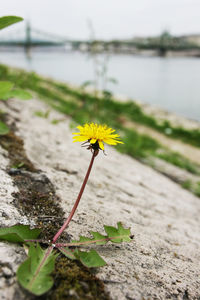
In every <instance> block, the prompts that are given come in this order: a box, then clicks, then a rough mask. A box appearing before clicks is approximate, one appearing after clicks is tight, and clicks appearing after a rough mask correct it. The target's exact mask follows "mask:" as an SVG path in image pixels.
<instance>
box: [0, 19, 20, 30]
mask: <svg viewBox="0 0 200 300" xmlns="http://www.w3.org/2000/svg"><path fill="white" fill-rule="evenodd" d="M21 21H23V18H21V17H16V16H5V17H1V18H0V30H1V29H3V28H5V27H8V26H10V25H12V24H14V23H17V22H21Z"/></svg>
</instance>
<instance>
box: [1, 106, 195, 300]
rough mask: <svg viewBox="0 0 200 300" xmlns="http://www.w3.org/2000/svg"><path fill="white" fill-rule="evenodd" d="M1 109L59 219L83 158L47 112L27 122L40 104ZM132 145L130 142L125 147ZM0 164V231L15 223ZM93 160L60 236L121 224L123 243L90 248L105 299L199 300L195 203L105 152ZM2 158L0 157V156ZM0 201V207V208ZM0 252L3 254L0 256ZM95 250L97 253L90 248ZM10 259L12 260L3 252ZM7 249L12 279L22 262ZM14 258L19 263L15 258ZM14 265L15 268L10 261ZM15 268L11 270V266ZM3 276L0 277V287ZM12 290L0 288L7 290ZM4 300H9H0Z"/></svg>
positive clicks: (72, 195)
mask: <svg viewBox="0 0 200 300" xmlns="http://www.w3.org/2000/svg"><path fill="white" fill-rule="evenodd" d="M4 109H7V110H8V112H9V115H10V121H13V120H14V119H15V120H16V121H15V122H16V126H17V134H18V135H19V136H20V137H21V138H22V139H23V140H24V147H25V150H26V153H27V156H28V158H29V159H30V160H31V162H32V163H33V164H34V165H35V167H36V168H39V169H41V170H42V171H43V173H44V174H45V175H46V176H47V177H48V178H49V179H50V181H51V182H52V183H53V185H54V187H55V189H56V193H57V195H58V196H59V197H60V198H61V199H62V203H61V206H62V208H63V210H64V211H65V212H66V216H67V215H68V213H69V212H70V209H71V207H72V205H73V203H74V200H75V199H76V196H77V193H78V191H79V188H80V185H81V183H82V180H83V177H84V175H85V172H86V169H87V166H88V164H89V161H90V158H91V153H90V152H89V151H86V150H85V149H84V148H81V147H80V144H79V143H72V130H71V129H70V122H71V120H70V119H69V118H67V117H64V119H65V121H62V122H59V123H58V124H56V125H55V124H52V123H51V120H53V119H62V120H63V115H61V114H59V113H57V112H54V111H51V113H50V116H49V118H48V119H44V118H39V117H37V116H35V115H34V112H35V111H38V110H43V111H45V110H47V109H48V108H47V107H46V105H45V104H43V103H41V102H39V101H37V100H31V101H27V102H26V103H24V102H22V101H17V100H13V101H10V102H9V106H8V107H6V108H5V107H4ZM133 142H134V141H133ZM3 152H4V153H3V154H4V156H2V160H1V161H3V163H2V164H1V170H0V171H1V172H2V173H4V177H3V176H1V185H0V188H1V195H0V196H1V199H7V200H5V201H6V202H5V205H4V204H3V205H2V206H1V210H0V211H2V213H5V214H8V217H7V218H6V219H3V218H1V222H2V223H1V226H2V225H6V226H7V225H11V224H13V223H15V222H17V221H18V220H19V218H20V215H19V212H17V211H15V207H13V205H12V200H11V198H12V195H11V194H12V191H13V189H14V187H13V186H12V180H11V179H10V178H9V175H7V173H6V172H5V170H4V169H5V166H6V157H5V155H6V153H5V151H4V150H3ZM106 153H107V156H104V155H103V153H100V154H99V155H98V156H97V158H96V159H95V163H94V167H93V170H92V173H91V176H90V179H89V182H88V185H87V187H86V190H85V192H84V195H83V198H82V200H81V202H80V205H79V207H78V211H77V212H76V214H75V216H74V218H73V221H72V222H71V223H70V226H69V228H68V232H69V233H70V234H72V235H73V237H74V238H78V236H79V235H80V234H81V235H88V232H89V231H90V230H93V231H100V232H102V233H103V225H104V224H106V225H114V226H115V225H116V223H117V222H118V221H122V222H123V224H124V225H125V226H126V227H131V231H132V233H133V234H134V240H133V241H132V242H131V243H124V244H117V245H115V244H107V245H105V246H98V251H99V253H100V254H101V255H102V256H103V257H104V259H105V260H106V261H107V263H108V264H107V266H105V267H103V268H100V269H99V270H98V273H97V276H98V277H99V278H100V279H102V280H104V282H105V285H106V288H107V290H108V291H109V292H110V295H111V298H112V299H116V300H117V299H120V300H125V299H137V300H139V299H199V298H200V288H199V286H200V252H199V246H200V234H199V225H200V218H199V215H200V200H199V198H197V197H195V196H194V195H192V194H191V193H189V192H188V191H186V190H184V189H182V188H181V187H180V186H179V185H177V184H175V183H174V182H172V181H171V180H170V179H168V178H166V177H165V176H163V175H161V174H159V173H157V172H156V171H154V170H152V169H151V168H150V167H147V166H145V165H143V164H141V163H139V162H138V161H136V160H134V159H132V158H131V157H129V156H127V155H122V154H120V153H118V152H117V151H116V150H115V149H114V148H111V147H106ZM0 154H1V153H0ZM3 154H2V155H3ZM1 201H2V200H1ZM2 247H3V250H2ZM96 248H97V247H96ZM5 249H8V252H7V253H9V251H12V259H11V258H10V256H9V257H7V256H6V250H5ZM18 250H19V249H18V248H17V247H16V246H13V245H11V246H10V245H7V244H5V243H4V244H3V243H1V247H0V251H1V252H0V263H1V264H5V266H6V267H7V265H6V263H7V262H8V261H9V265H11V266H12V270H11V271H10V269H9V268H8V270H7V269H6V270H4V273H5V272H13V273H15V271H16V265H17V262H19V261H20V260H21V259H22V258H23V251H22V253H21V252H20V253H18ZM20 255H21V256H20ZM18 256H20V257H19V259H18V260H17V258H16V257H18ZM15 259H16V260H17V262H16V260H15ZM5 277H6V276H2V277H0V284H1V285H2V282H3V280H4V279H5ZM11 278H12V280H13V282H12V283H10V285H7V286H6V283H5V284H4V285H3V288H1V285H0V296H1V295H3V293H5V291H6V289H10V290H11V289H12V287H13V286H14V285H15V279H14V277H12V276H11ZM4 299H12V298H4Z"/></svg>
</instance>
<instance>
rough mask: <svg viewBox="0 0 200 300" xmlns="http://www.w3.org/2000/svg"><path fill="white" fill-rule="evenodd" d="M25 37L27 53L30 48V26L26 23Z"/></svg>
mask: <svg viewBox="0 0 200 300" xmlns="http://www.w3.org/2000/svg"><path fill="white" fill-rule="evenodd" d="M25 33H26V35H25V50H26V52H27V53H28V52H29V51H30V48H31V25H30V22H29V21H27V22H26V32H25Z"/></svg>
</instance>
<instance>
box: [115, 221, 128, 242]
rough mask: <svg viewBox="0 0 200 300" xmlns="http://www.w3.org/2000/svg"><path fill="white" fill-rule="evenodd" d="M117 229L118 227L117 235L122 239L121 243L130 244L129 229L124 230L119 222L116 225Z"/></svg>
mask: <svg viewBox="0 0 200 300" xmlns="http://www.w3.org/2000/svg"><path fill="white" fill-rule="evenodd" d="M117 227H118V232H119V235H120V236H121V237H122V242H130V241H131V238H130V236H131V230H130V228H128V229H125V228H124V227H123V226H122V223H121V222H118V223H117Z"/></svg>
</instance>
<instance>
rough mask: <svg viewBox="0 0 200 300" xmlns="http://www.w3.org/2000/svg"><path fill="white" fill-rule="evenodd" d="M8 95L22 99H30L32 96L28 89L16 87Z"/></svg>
mask: <svg viewBox="0 0 200 300" xmlns="http://www.w3.org/2000/svg"><path fill="white" fill-rule="evenodd" d="M6 97H8V99H9V98H18V99H21V100H29V99H31V98H32V96H31V94H30V93H29V92H27V91H24V90H21V89H14V90H12V91H10V92H8V94H7V95H6Z"/></svg>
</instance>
